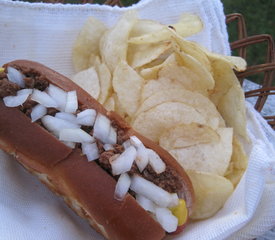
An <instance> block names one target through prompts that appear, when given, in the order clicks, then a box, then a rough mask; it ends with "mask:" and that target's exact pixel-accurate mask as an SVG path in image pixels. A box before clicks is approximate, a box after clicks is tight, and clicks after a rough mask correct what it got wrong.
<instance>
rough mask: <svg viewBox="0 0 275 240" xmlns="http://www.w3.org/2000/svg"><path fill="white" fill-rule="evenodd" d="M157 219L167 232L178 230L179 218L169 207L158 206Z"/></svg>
mask: <svg viewBox="0 0 275 240" xmlns="http://www.w3.org/2000/svg"><path fill="white" fill-rule="evenodd" d="M156 219H157V221H158V222H159V223H160V225H161V226H162V227H163V229H164V230H165V231H166V232H168V233H171V232H175V231H176V230H177V227H178V219H177V217H175V216H174V215H173V214H172V212H171V211H170V210H169V209H167V208H156Z"/></svg>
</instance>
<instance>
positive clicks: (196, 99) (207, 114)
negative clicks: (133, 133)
mask: <svg viewBox="0 0 275 240" xmlns="http://www.w3.org/2000/svg"><path fill="white" fill-rule="evenodd" d="M165 102H181V103H184V104H185V105H188V106H190V107H193V108H194V110H195V111H197V112H198V113H200V115H201V116H203V117H204V119H205V122H206V123H207V125H208V126H211V127H212V128H214V129H216V128H218V127H219V126H222V127H223V126H225V124H224V121H223V119H222V117H221V115H220V113H219V112H218V111H217V109H216V107H215V105H214V104H213V103H212V102H211V101H210V100H209V99H208V98H206V97H205V96H203V95H201V94H199V93H197V92H191V91H188V90H185V89H183V88H174V89H173V88H170V89H164V90H159V91H157V92H156V93H154V94H153V95H151V96H150V97H148V98H147V99H146V100H145V101H144V102H143V103H142V104H141V106H140V107H139V109H138V110H137V111H136V115H139V114H140V113H142V112H146V111H148V110H150V109H151V108H153V107H155V106H157V105H159V104H162V103H165ZM205 106H207V107H205Z"/></svg>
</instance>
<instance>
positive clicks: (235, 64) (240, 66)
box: [198, 45, 247, 72]
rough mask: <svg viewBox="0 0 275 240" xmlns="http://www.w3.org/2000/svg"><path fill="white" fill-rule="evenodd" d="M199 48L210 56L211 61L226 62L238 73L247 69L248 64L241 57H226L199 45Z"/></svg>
mask: <svg viewBox="0 0 275 240" xmlns="http://www.w3.org/2000/svg"><path fill="white" fill-rule="evenodd" d="M198 46H199V47H200V48H201V49H202V50H203V51H204V52H205V53H206V55H207V56H208V58H209V59H210V61H215V60H222V61H225V62H227V63H228V64H229V65H230V66H231V68H232V69H235V70H236V71H238V72H242V71H244V70H245V69H246V67H247V63H246V61H245V59H243V58H241V57H237V56H225V55H221V54H217V53H213V52H210V51H208V50H207V49H206V48H204V47H203V46H201V45H198Z"/></svg>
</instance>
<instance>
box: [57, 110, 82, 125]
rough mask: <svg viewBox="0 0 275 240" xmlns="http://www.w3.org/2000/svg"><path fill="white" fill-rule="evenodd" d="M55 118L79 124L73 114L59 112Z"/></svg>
mask: <svg viewBox="0 0 275 240" xmlns="http://www.w3.org/2000/svg"><path fill="white" fill-rule="evenodd" d="M55 117H56V118H60V119H64V120H67V121H69V122H72V123H75V124H77V122H76V116H75V115H74V114H72V113H66V112H58V113H56V114H55Z"/></svg>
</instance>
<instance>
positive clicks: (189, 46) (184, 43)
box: [170, 30, 212, 73]
mask: <svg viewBox="0 0 275 240" xmlns="http://www.w3.org/2000/svg"><path fill="white" fill-rule="evenodd" d="M170 31H171V32H172V33H173V36H172V37H171V38H172V40H174V42H175V43H176V45H175V46H178V48H179V49H176V48H175V51H177V52H178V53H185V54H188V55H190V56H192V57H193V58H194V59H196V60H197V61H198V62H199V63H200V65H201V67H202V68H203V69H204V71H206V72H209V73H211V71H212V69H211V64H210V61H209V59H208V57H207V54H206V53H205V52H204V51H203V50H202V49H201V47H200V45H199V44H197V43H195V42H192V41H188V40H186V39H184V38H182V37H181V36H180V35H179V34H177V33H176V32H175V31H173V30H170Z"/></svg>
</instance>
